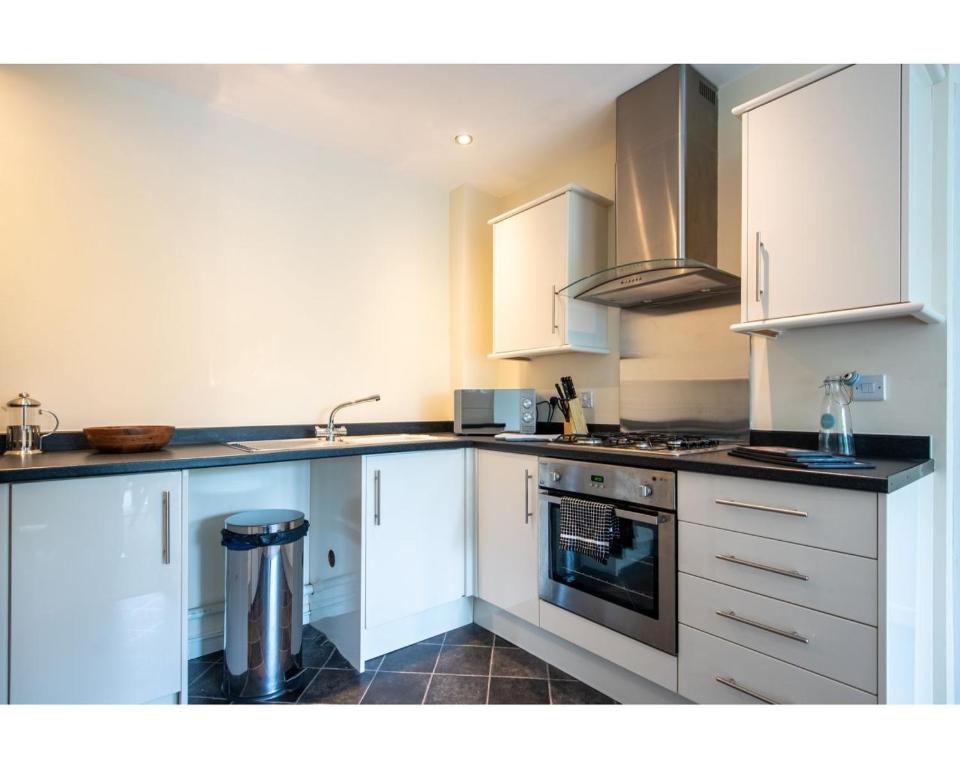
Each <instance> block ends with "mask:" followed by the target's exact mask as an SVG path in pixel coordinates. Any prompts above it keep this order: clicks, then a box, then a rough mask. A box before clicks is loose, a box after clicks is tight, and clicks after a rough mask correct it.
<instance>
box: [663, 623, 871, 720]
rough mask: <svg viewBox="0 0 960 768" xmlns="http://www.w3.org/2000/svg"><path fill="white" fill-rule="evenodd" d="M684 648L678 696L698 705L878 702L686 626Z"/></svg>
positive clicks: (682, 630)
mask: <svg viewBox="0 0 960 768" xmlns="http://www.w3.org/2000/svg"><path fill="white" fill-rule="evenodd" d="M679 643H680V645H679V647H680V654H679V658H678V665H677V667H678V669H677V672H678V692H679V694H680V695H681V696H683V697H685V698H687V699H690V701H694V702H696V703H697V704H769V703H776V704H876V703H877V699H876V697H875V696H871V695H870V694H869V693H864V692H863V691H860V690H857V689H856V688H851V687H850V686H848V685H844V684H843V683H838V682H835V681H834V680H828V679H827V678H825V677H822V676H821V675H816V674H814V673H813V672H808V671H807V670H805V669H800V668H799V667H794V666H792V665H790V664H786V663H784V662H782V661H778V660H777V659H771V658H770V657H769V656H764V655H763V654H762V653H757V652H756V651H751V650H749V649H747V648H743V647H741V646H739V645H735V644H734V643H730V642H727V641H726V640H721V639H720V638H719V637H714V636H713V635H708V634H706V633H705V632H700V631H699V630H696V629H693V628H692V627H685V626H684V625H682V624H681V625H680V637H679ZM718 678H719V679H718ZM720 680H723V681H725V682H720ZM733 686H738V687H739V688H740V689H741V690H737V688H734V687H733ZM744 691H748V692H749V693H747V692H744Z"/></svg>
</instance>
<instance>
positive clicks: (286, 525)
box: [224, 509, 304, 534]
mask: <svg viewBox="0 0 960 768" xmlns="http://www.w3.org/2000/svg"><path fill="white" fill-rule="evenodd" d="M303 522H304V518H303V512H298V511H297V510H295V509H248V510H246V511H244V512H237V513H235V514H233V515H230V517H228V518H227V519H226V521H224V527H225V528H226V529H227V530H228V531H231V532H233V533H253V534H258V533H278V532H280V531H291V530H293V529H294V528H299V527H300V526H301V525H303Z"/></svg>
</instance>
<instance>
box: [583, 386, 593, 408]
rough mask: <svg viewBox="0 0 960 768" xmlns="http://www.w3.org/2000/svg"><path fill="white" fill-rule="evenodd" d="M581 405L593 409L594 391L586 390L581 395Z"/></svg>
mask: <svg viewBox="0 0 960 768" xmlns="http://www.w3.org/2000/svg"><path fill="white" fill-rule="evenodd" d="M580 405H582V406H583V407H584V408H593V391H592V390H590V389H586V390H584V391H583V392H581V393H580Z"/></svg>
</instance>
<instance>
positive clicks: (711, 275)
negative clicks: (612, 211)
mask: <svg viewBox="0 0 960 768" xmlns="http://www.w3.org/2000/svg"><path fill="white" fill-rule="evenodd" d="M616 216H617V266H615V267H613V268H611V269H606V270H603V271H602V272H597V273H596V274H594V275H590V276H589V277H586V278H584V279H582V280H578V281H577V282H575V283H572V284H570V285H568V286H566V288H564V289H563V290H562V291H561V292H560V293H561V294H562V295H565V296H570V297H573V298H577V299H582V300H585V301H592V302H595V303H598V304H606V305H608V306H614V307H624V308H632V309H642V308H644V307H648V306H656V305H663V304H672V303H678V302H689V301H702V300H704V299H706V298H712V297H714V296H717V295H733V294H739V292H740V278H739V277H737V276H736V275H733V274H730V273H729V272H725V271H723V270H721V269H718V268H717V89H716V88H715V87H714V86H713V84H712V83H710V82H709V81H708V80H706V79H705V78H704V77H703V76H701V75H700V73H699V72H697V71H696V70H695V69H694V68H693V67H691V66H690V65H688V64H675V65H674V66H672V67H669V68H668V69H665V70H664V71H663V72H660V73H659V74H657V75H654V76H653V77H652V78H650V79H649V80H646V81H644V82H642V83H640V85H638V86H636V87H635V88H632V89H631V90H629V91H627V92H626V93H624V94H622V95H621V96H620V97H618V98H617V197H616Z"/></svg>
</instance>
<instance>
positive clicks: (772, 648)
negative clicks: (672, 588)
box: [679, 573, 877, 693]
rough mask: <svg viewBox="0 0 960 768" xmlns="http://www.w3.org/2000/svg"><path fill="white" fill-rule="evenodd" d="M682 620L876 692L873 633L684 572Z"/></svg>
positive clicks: (856, 624)
mask: <svg viewBox="0 0 960 768" xmlns="http://www.w3.org/2000/svg"><path fill="white" fill-rule="evenodd" d="M679 591H680V599H679V603H680V621H681V622H682V623H683V624H686V625H687V626H690V627H694V628H696V629H700V630H703V631H704V632H709V633H710V634H712V635H716V636H717V637H722V638H725V639H727V640H730V641H731V642H734V643H738V644H739V645H743V646H746V647H747V648H752V649H754V650H756V651H760V652H761V653H765V654H767V655H768V656H773V657H774V658H777V659H780V660H781V661H785V662H787V663H789V664H794V665H796V666H798V667H802V668H803V669H806V670H809V671H811V672H816V673H817V674H821V675H824V676H826V677H829V678H831V679H832V680H839V681H840V682H842V683H846V684H847V685H852V686H854V687H856V688H860V689H861V690H864V691H868V692H870V693H876V692H877V630H876V629H875V628H874V627H868V626H866V625H865V624H859V623H857V622H855V621H848V620H847V619H838V618H837V617H835V616H830V615H828V614H825V613H820V612H819V611H811V610H810V609H809V608H802V607H800V606H798V605H792V604H790V603H785V602H783V601H781V600H774V599H773V598H770V597H764V596H763V595H755V594H754V593H752V592H745V591H744V590H742V589H735V588H734V587H728V586H726V585H724V584H717V583H716V582H713V581H707V580H706V579H701V578H698V577H696V576H690V575H688V574H685V573H682V574H680V577H679Z"/></svg>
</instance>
